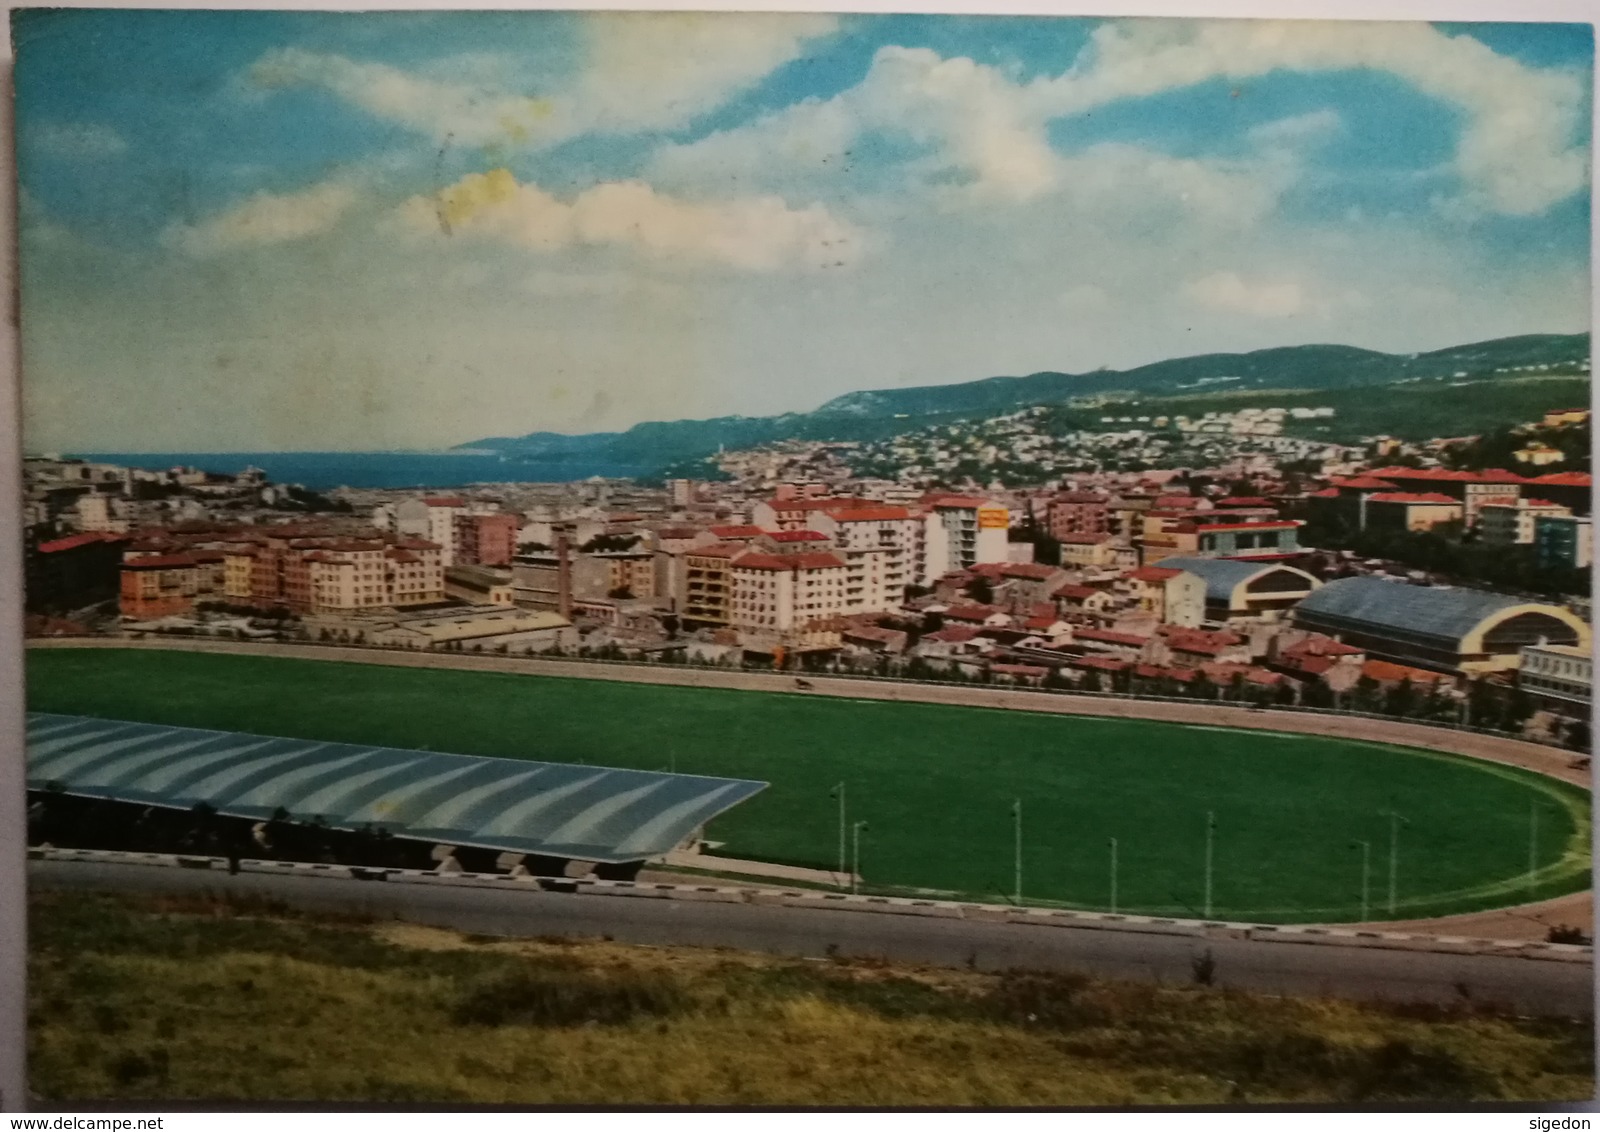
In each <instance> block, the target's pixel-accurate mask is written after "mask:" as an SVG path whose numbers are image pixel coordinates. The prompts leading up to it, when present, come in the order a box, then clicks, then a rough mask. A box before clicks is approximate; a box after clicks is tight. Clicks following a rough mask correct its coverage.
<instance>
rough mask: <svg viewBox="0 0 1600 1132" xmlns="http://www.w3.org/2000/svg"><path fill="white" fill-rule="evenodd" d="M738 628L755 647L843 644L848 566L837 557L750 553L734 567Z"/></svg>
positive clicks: (740, 557)
mask: <svg viewBox="0 0 1600 1132" xmlns="http://www.w3.org/2000/svg"><path fill="white" fill-rule="evenodd" d="M729 573H730V575H731V577H732V579H733V601H732V605H731V619H732V626H733V628H735V629H737V630H739V631H740V633H741V634H742V635H745V636H746V638H747V643H751V639H752V638H753V640H754V641H756V642H771V643H773V644H790V645H792V646H794V647H798V648H805V647H815V646H820V645H826V644H828V639H827V638H829V637H830V636H831V639H832V643H833V644H835V645H837V644H838V629H837V624H836V621H835V619H836V618H838V617H839V615H840V614H842V613H843V612H844V601H845V578H846V574H847V570H846V567H845V562H844V560H843V559H842V558H840V557H839V556H838V555H836V554H826V553H815V552H810V553H802V554H763V553H761V552H760V551H746V552H745V553H743V554H740V555H738V556H737V557H735V558H734V559H732V561H731V562H730V570H729Z"/></svg>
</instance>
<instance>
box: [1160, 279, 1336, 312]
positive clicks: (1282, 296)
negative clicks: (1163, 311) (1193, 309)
mask: <svg viewBox="0 0 1600 1132" xmlns="http://www.w3.org/2000/svg"><path fill="white" fill-rule="evenodd" d="M1183 295H1184V297H1185V298H1187V299H1188V300H1189V301H1190V302H1192V303H1195V304H1196V305H1198V306H1201V307H1204V308H1206V309H1207V310H1214V311H1223V312H1226V313H1228V314H1243V315H1248V316H1250V317H1251V318H1288V317H1289V316H1291V315H1297V314H1301V313H1304V311H1305V310H1306V306H1307V303H1306V295H1305V292H1304V290H1303V289H1302V288H1301V286H1300V284H1299V283H1297V282H1295V281H1293V280H1278V281H1270V282H1261V283H1247V282H1245V281H1244V280H1243V279H1241V278H1240V277H1239V276H1238V275H1237V274H1236V273H1235V272H1232V271H1218V272H1216V273H1214V274H1212V275H1207V276H1205V277H1204V278H1201V279H1191V280H1190V281H1189V282H1187V283H1185V284H1184V285H1183Z"/></svg>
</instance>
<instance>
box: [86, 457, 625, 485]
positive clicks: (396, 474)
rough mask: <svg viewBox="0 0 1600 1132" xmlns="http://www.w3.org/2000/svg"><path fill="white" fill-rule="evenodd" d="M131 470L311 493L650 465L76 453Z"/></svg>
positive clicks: (611, 472)
mask: <svg viewBox="0 0 1600 1132" xmlns="http://www.w3.org/2000/svg"><path fill="white" fill-rule="evenodd" d="M70 455H73V456H76V457H78V458H80V459H83V460H89V461H93V462H95V463H102V464H120V465H122V466H123V467H130V468H153V469H160V468H176V467H186V468H199V469H200V470H201V471H206V472H216V473H219V474H221V475H234V474H235V473H237V472H242V471H243V470H244V469H245V468H251V467H254V468H260V469H261V470H262V471H263V472H265V473H266V476H267V479H268V480H270V481H271V482H273V483H282V484H299V485H300V486H301V487H306V488H310V489H311V490H313V491H329V490H331V489H333V488H336V487H377V488H408V487H466V486H467V485H469V484H475V483H571V482H573V481H574V480H586V479H590V478H592V477H594V476H603V477H604V478H606V479H633V478H637V477H640V476H648V475H650V474H652V473H653V472H655V471H657V469H655V468H648V467H641V466H633V465H627V464H603V463H595V462H576V463H568V462H561V461H536V460H524V459H520V458H516V457H505V456H501V455H499V454H498V453H493V452H74V453H71V454H70Z"/></svg>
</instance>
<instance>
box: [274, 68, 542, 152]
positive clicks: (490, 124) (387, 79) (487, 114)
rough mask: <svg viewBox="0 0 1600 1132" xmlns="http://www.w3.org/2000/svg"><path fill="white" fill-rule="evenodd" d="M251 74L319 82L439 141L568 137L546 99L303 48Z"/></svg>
mask: <svg viewBox="0 0 1600 1132" xmlns="http://www.w3.org/2000/svg"><path fill="white" fill-rule="evenodd" d="M250 77H251V79H252V80H253V81H254V82H255V83H256V84H257V85H258V86H261V87H264V88H268V89H271V88H274V87H292V86H309V87H319V88H321V89H323V90H326V91H328V92H330V93H331V94H334V95H336V96H338V97H339V98H342V99H344V100H345V101H346V102H349V103H351V104H352V105H354V106H359V107H360V108H361V109H363V110H365V111H366V112H367V113H369V114H372V115H374V116H375V117H378V118H382V119H384V120H386V121H390V122H395V123H398V124H400V125H402V126H405V127H407V128H409V129H412V130H416V131H417V132H419V133H423V134H427V135H428V136H429V137H431V138H433V139H434V140H435V141H438V142H440V143H444V142H446V141H455V142H458V143H460V144H463V145H489V144H495V143H500V144H504V143H508V142H510V143H517V144H528V143H533V142H537V141H539V140H560V139H561V138H562V137H566V136H570V132H571V131H570V127H569V126H566V125H564V124H563V123H561V122H560V120H559V117H560V110H559V108H558V107H557V106H556V105H555V104H554V103H553V102H552V101H551V100H549V99H545V98H530V97H527V96H525V95H517V94H503V93H500V92H497V91H493V90H489V89H487V88H483V87H477V86H472V85H467V84H459V83H450V82H442V81H439V80H437V79H431V78H424V77H422V76H419V75H414V74H411V73H410V72H407V71H403V70H401V69H400V68H398V67H391V66H388V65H386V64H382V63H361V62H357V61H355V60H353V59H347V58H345V57H344V56H342V55H325V54H319V53H317V52H312V51H305V50H302V49H301V48H298V47H285V48H280V49H278V50H275V51H270V52H268V53H267V54H266V55H264V56H262V57H261V58H260V59H259V60H257V61H256V63H255V65H254V66H253V67H252V68H251V70H250Z"/></svg>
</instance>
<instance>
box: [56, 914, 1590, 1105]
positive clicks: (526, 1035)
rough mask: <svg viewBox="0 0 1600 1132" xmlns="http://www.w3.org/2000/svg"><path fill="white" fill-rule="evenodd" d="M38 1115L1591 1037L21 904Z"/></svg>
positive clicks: (1578, 1064) (1551, 1092) (1316, 1085)
mask: <svg viewBox="0 0 1600 1132" xmlns="http://www.w3.org/2000/svg"><path fill="white" fill-rule="evenodd" d="M33 917H34V918H33V938H34V946H33V951H32V982H31V1000H30V1007H31V1010H30V1016H31V1017H30V1021H31V1066H32V1076H33V1085H34V1088H35V1090H36V1091H37V1092H38V1093H39V1094H40V1095H41V1096H43V1097H46V1098H50V1099H53V1100H59V1101H69V1100H89V1099H100V1098H116V1099H124V1100H128V1101H135V1100H162V1099H173V1100H178V1099H189V1100H207V1099H209V1100H246V1101H249V1100H258V1101H273V1100H320V1101H330V1102H337V1101H343V1102H366V1103H375V1104H378V1103H389V1104H406V1103H423V1102H443V1103H451V1102H460V1103H476V1104H481V1103H488V1104H494V1103H558V1104H560V1103H565V1104H665V1105H671V1104H700V1105H706V1104H710V1105H736V1104H767V1105H807V1104H830V1105H839V1104H844V1105H933V1106H941V1107H944V1106H962V1105H1005V1106H1016V1105H1125V1104H1161V1103H1175V1104H1206V1103H1228V1102H1232V1103H1240V1102H1242V1101H1259V1102H1268V1101H1277V1102H1306V1103H1341V1102H1355V1101H1363V1100H1365V1101H1371V1102H1377V1103H1386V1102H1402V1101H1447V1100H1450V1101H1464V1100H1469V1099H1471V1100H1489V1099H1502V1100H1515V1101H1533V1100H1557V1099H1578V1098H1585V1097H1588V1096H1590V1095H1591V1094H1592V1092H1593V1073H1592V1064H1591V1050H1592V1042H1591V1030H1590V1027H1589V1025H1588V1024H1587V1023H1582V1024H1580V1023H1576V1022H1555V1021H1538V1022H1536V1021H1528V1020H1518V1019H1510V1018H1504V1017H1497V1016H1492V1015H1484V1014H1470V1013H1463V1012H1444V1011H1439V1010H1420V1009H1418V1010H1405V1009H1383V1008H1378V1007H1370V1006H1359V1005H1353V1004H1348V1003H1339V1002H1332V1001H1323V1000H1310V999H1273V998H1266V997H1261V996H1252V995H1245V994H1238V993H1232V992H1221V991H1213V990H1208V989H1202V988H1199V987H1183V988H1176V987H1158V986H1154V985H1145V984H1133V983H1114V982H1109V981H1101V980H1092V979H1088V978H1083V977H1079V976H1071V975H1044V974H1029V973H1013V974H1009V975H985V974H978V973H975V972H968V971H945V970H931V969H915V968H906V967H895V966H887V965H878V964H859V963H842V962H810V961H794V960H784V959H774V958H767V957H761V956H754V955H748V954H741V953H736V952H731V951H725V950H715V949H692V948H642V947H630V946H624V945H620V944H612V943H605V942H587V941H585V942H578V943H574V942H572V941H564V940H528V941H518V942H506V941H492V940H480V939H476V938H471V937H463V936H461V935H458V934H456V933H451V932H443V931H436V930H432V929H424V928H418V927H412V926H404V925H397V924H361V923H345V924H339V925H329V924H326V923H323V922H320V921H313V920H311V919H309V918H305V917H298V916H294V915H292V914H289V913H287V912H286V911H285V910H284V909H282V908H280V907H277V906H275V905H271V904H256V903H240V902H238V901H212V900H207V899H196V898H176V899H175V898H170V897H168V898H161V899H160V901H159V902H154V901H139V900H134V899H131V898H129V899H120V898H110V897H86V896H82V895H78V894H55V893H39V894H36V895H35V896H34V897H33Z"/></svg>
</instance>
